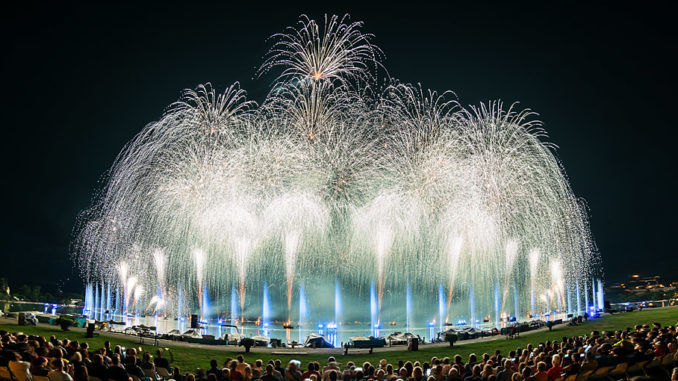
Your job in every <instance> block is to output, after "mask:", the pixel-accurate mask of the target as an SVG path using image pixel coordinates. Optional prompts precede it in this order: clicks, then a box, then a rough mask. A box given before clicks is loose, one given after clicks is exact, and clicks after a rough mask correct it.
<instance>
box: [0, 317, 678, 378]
mask: <svg viewBox="0 0 678 381" xmlns="http://www.w3.org/2000/svg"><path fill="white" fill-rule="evenodd" d="M652 322H659V323H662V325H664V324H676V323H677V322H678V308H663V309H652V310H644V311H636V312H631V313H624V314H615V315H610V316H605V317H603V318H601V319H596V320H592V321H589V322H587V323H585V324H583V325H581V326H577V327H567V326H559V327H557V328H554V329H553V331H552V332H537V333H533V334H527V335H523V336H522V337H520V338H517V339H514V340H504V339H498V340H494V341H488V342H482V343H469V344H462V345H459V344H457V345H455V347H454V348H448V347H426V346H422V347H420V350H419V351H418V352H407V351H389V352H380V353H375V354H372V355H369V354H362V353H360V354H351V353H349V354H348V355H347V356H344V355H343V354H339V355H335V357H336V358H337V361H338V362H340V363H344V364H345V363H346V362H347V361H354V362H356V363H363V362H364V361H370V362H372V363H375V362H377V361H378V360H380V359H386V360H387V361H389V362H390V363H397V361H398V360H400V359H403V360H419V361H428V360H430V359H431V357H433V356H437V357H444V356H453V355H455V354H460V355H462V356H463V357H464V358H466V357H467V356H468V355H469V354H470V353H477V354H482V353H484V352H487V353H492V352H494V350H495V349H500V350H501V351H502V352H503V353H508V351H509V350H511V349H515V348H517V347H522V348H524V347H525V346H526V345H527V344H528V343H532V344H537V343H539V342H544V341H546V340H554V339H558V340H560V339H561V338H562V337H563V336H574V335H582V334H585V333H588V332H591V331H593V330H599V331H602V330H616V329H623V328H626V327H632V326H633V325H635V324H647V323H652ZM0 329H3V330H7V331H12V332H15V331H22V332H24V333H26V334H34V335H42V336H46V337H49V336H51V335H57V337H59V338H68V339H71V340H79V341H82V340H85V339H84V333H83V332H76V331H71V332H61V330H59V329H58V328H56V327H54V328H51V327H50V328H46V327H26V326H24V327H19V326H17V325H14V324H0ZM105 340H111V343H112V344H113V345H122V346H125V347H131V346H134V347H143V349H146V350H150V351H154V349H155V348H154V347H153V346H151V345H141V346H140V345H139V343H138V341H136V340H123V339H117V338H115V339H113V338H108V337H105V336H98V337H95V338H93V339H87V340H86V341H87V342H89V344H90V347H92V348H100V347H102V346H103V342H104V341H105ZM462 343H463V342H462ZM230 348H233V347H229V349H230ZM170 349H171V351H172V352H173V356H174V361H173V362H172V365H173V366H178V367H180V368H181V369H182V370H184V371H193V370H194V369H195V368H197V367H203V368H205V367H208V364H209V361H210V360H211V359H213V358H215V359H217V360H218V361H219V363H221V362H223V361H224V360H225V359H226V358H229V357H230V358H233V357H235V356H237V355H239V354H242V351H241V352H235V351H225V350H208V349H202V348H187V347H181V346H175V347H170ZM327 357H328V355H327V354H326V353H323V354H308V355H297V356H282V355H272V354H270V353H250V354H248V355H246V356H245V359H246V361H248V362H253V361H254V360H256V359H263V360H264V361H268V359H270V358H278V359H281V360H282V361H283V362H286V361H289V360H291V359H298V360H300V361H302V363H304V364H306V363H307V362H309V361H319V362H320V363H321V364H324V363H325V362H327Z"/></svg>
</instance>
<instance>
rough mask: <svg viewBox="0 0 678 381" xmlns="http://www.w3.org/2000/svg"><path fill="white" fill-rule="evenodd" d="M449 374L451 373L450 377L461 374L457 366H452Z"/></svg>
mask: <svg viewBox="0 0 678 381" xmlns="http://www.w3.org/2000/svg"><path fill="white" fill-rule="evenodd" d="M448 374H449V376H450V377H457V376H458V375H459V372H458V371H457V368H455V367H452V368H450V371H449V373H448Z"/></svg>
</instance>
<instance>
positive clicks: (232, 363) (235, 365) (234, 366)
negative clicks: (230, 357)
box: [228, 361, 238, 370]
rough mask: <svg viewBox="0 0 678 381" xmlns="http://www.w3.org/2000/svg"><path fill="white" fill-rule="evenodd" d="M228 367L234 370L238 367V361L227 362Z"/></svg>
mask: <svg viewBox="0 0 678 381" xmlns="http://www.w3.org/2000/svg"><path fill="white" fill-rule="evenodd" d="M228 367H229V368H231V370H236V368H237V367H238V362H237V361H231V362H230V363H229V365H228Z"/></svg>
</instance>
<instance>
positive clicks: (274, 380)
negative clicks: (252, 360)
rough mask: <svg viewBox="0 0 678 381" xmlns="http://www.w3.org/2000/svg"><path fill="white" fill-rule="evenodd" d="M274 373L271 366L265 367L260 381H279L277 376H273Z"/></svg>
mask: <svg viewBox="0 0 678 381" xmlns="http://www.w3.org/2000/svg"><path fill="white" fill-rule="evenodd" d="M274 371H275V369H274V368H273V365H272V364H268V365H266V373H265V374H264V375H263V377H261V381H281V380H280V378H279V377H278V376H276V375H275V374H273V372H274Z"/></svg>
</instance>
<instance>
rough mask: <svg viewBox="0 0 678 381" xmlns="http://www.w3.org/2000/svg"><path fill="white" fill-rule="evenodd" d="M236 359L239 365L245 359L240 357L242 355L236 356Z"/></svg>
mask: <svg viewBox="0 0 678 381" xmlns="http://www.w3.org/2000/svg"><path fill="white" fill-rule="evenodd" d="M237 359H238V362H239V363H241V364H242V363H244V362H245V358H244V357H242V355H238V357H237Z"/></svg>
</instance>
